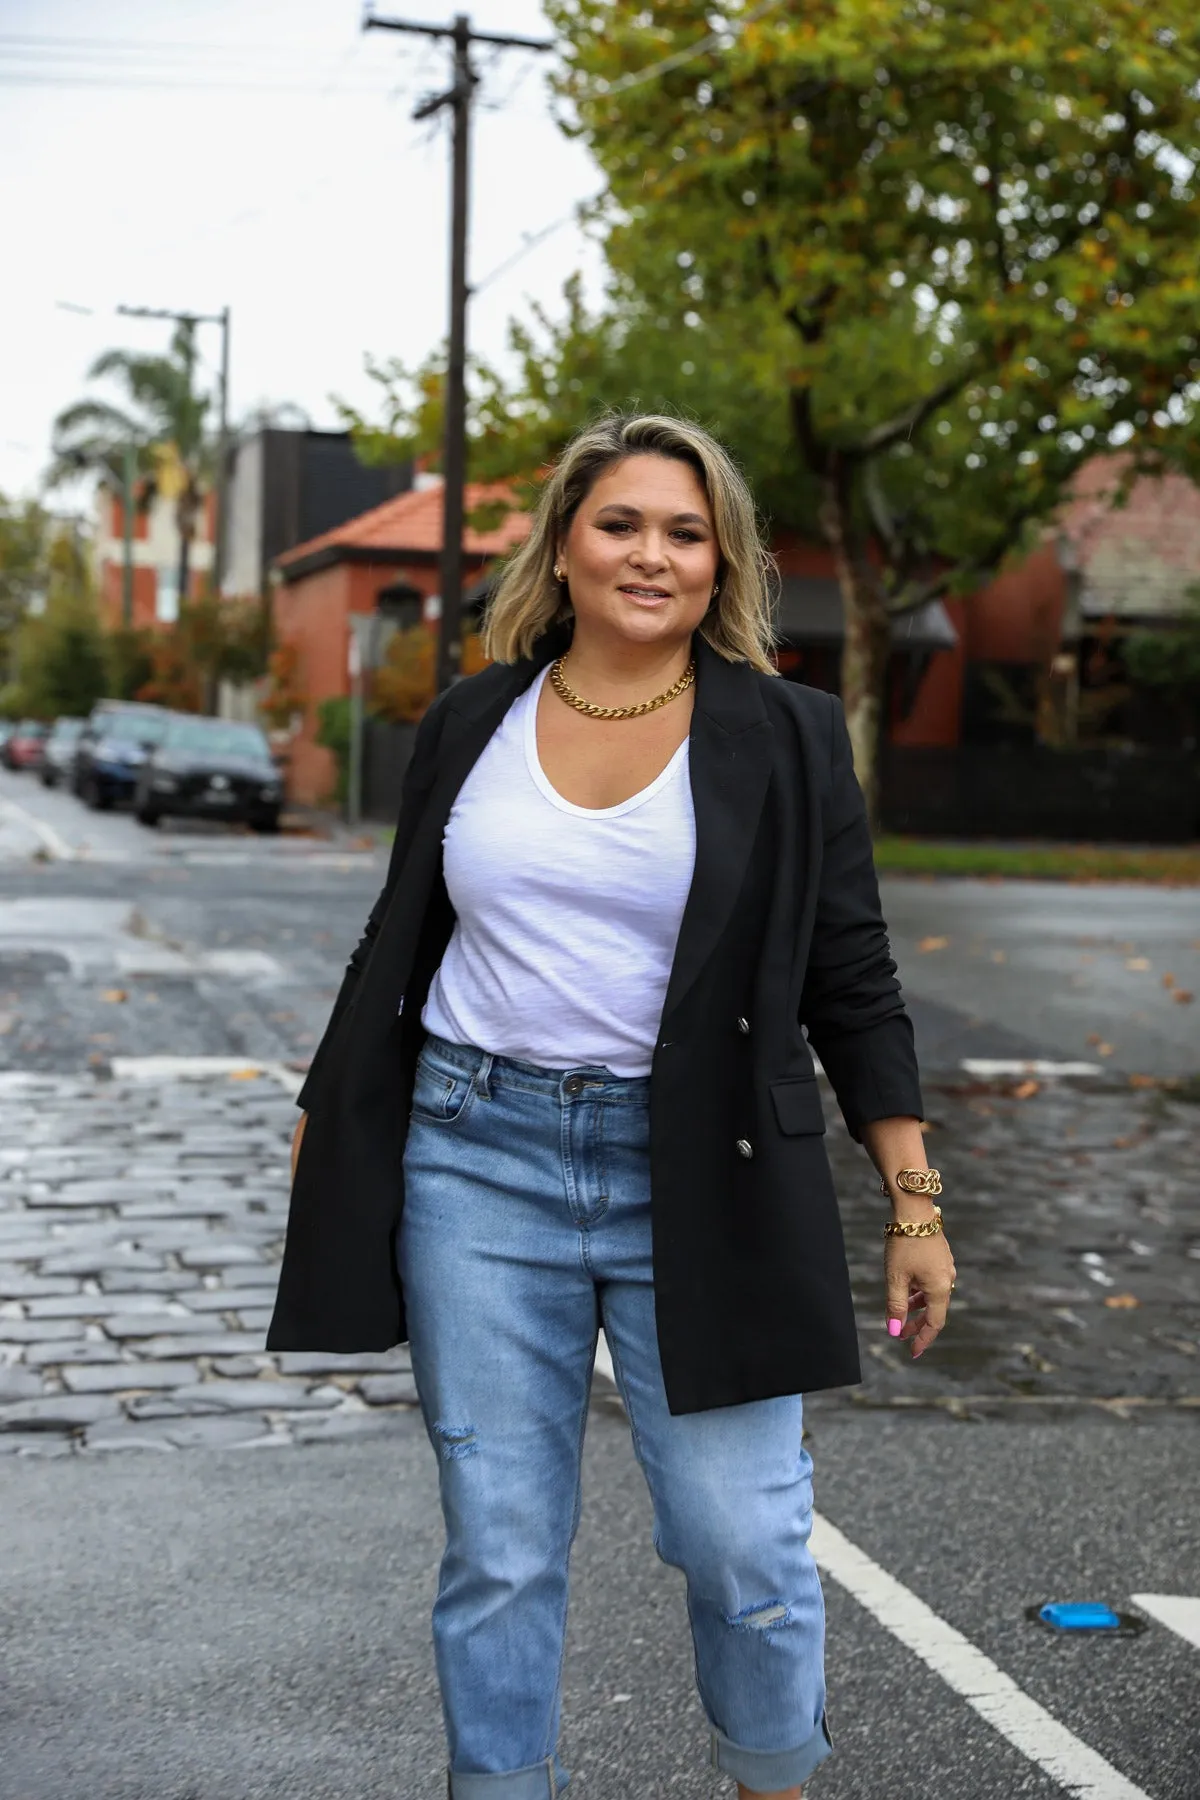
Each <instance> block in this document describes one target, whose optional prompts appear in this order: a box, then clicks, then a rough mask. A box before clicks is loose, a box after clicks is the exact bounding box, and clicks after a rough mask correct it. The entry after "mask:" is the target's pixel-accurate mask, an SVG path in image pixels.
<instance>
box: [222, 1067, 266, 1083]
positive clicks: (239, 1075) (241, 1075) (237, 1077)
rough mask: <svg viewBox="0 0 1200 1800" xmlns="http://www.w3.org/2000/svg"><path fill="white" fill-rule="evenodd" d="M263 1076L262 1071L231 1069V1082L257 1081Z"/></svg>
mask: <svg viewBox="0 0 1200 1800" xmlns="http://www.w3.org/2000/svg"><path fill="white" fill-rule="evenodd" d="M261 1074H262V1070H261V1069H230V1071H229V1079H230V1081H257V1080H258V1078H259V1076H260V1075H261Z"/></svg>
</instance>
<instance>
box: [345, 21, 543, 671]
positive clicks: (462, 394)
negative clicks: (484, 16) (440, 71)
mask: <svg viewBox="0 0 1200 1800" xmlns="http://www.w3.org/2000/svg"><path fill="white" fill-rule="evenodd" d="M363 30H364V31H406V32H411V33H415V34H416V35H417V36H419V37H432V38H448V39H450V41H451V42H452V43H453V45H454V85H453V87H451V88H448V89H447V91H446V92H445V93H444V94H435V95H434V96H433V97H432V98H431V99H429V100H424V101H422V103H421V105H420V106H418V107H417V109H416V111H415V112H414V114H413V118H414V119H429V118H432V116H433V115H434V113H436V112H440V111H441V109H442V107H444V106H448V107H449V108H450V109H451V112H452V115H453V124H454V132H453V151H452V157H453V161H452V168H451V182H450V324H449V330H448V331H447V334H446V336H447V362H446V427H445V439H444V445H443V452H442V469H443V487H442V507H443V512H442V567H441V587H442V596H441V603H442V616H441V620H440V624H439V630H438V655H437V688H438V692H439V693H441V692H442V690H443V689H444V688H448V687H449V686H450V685H451V684H452V683H453V682H454V681H455V680H456V679H457V677H458V672H459V660H460V658H461V655H462V643H461V637H460V634H461V630H462V587H463V581H462V569H463V556H462V536H463V513H464V489H465V485H466V450H467V389H466V369H467V300H468V298H469V296H470V289H469V287H468V285H467V220H468V214H469V209H470V146H471V99H472V95H473V92H474V89H475V86H476V83H477V81H478V77H477V76H476V74H475V71H474V70H473V68H472V67H471V46H472V44H492V45H495V46H496V47H498V48H500V49H505V50H552V49H553V48H554V44H553V42H552V41H551V40H550V39H549V38H527V37H505V36H499V35H497V34H496V33H495V32H490V31H472V29H471V21H470V18H469V17H468V16H467V15H466V14H465V13H457V14H456V15H455V18H454V23H453V25H419V24H415V23H414V22H412V21H411V20H408V19H381V18H376V17H375V16H374V15H373V14H371V13H368V14H367V16H366V17H365V18H364V20H363Z"/></svg>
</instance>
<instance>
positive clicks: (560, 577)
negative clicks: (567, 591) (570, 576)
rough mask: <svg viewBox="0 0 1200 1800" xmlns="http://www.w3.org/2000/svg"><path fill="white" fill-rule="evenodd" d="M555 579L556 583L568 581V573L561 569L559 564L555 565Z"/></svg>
mask: <svg viewBox="0 0 1200 1800" xmlns="http://www.w3.org/2000/svg"><path fill="white" fill-rule="evenodd" d="M554 579H555V581H565V580H566V579H567V571H566V570H565V569H560V568H559V566H558V564H557V563H555V565H554Z"/></svg>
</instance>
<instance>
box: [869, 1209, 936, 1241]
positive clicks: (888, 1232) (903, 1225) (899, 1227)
mask: <svg viewBox="0 0 1200 1800" xmlns="http://www.w3.org/2000/svg"><path fill="white" fill-rule="evenodd" d="M941 1229H942V1209H941V1207H940V1206H935V1207H934V1209H933V1217H932V1219H922V1220H921V1221H920V1222H919V1223H918V1222H917V1221H916V1220H915V1219H889V1220H888V1222H887V1224H886V1225H885V1226H884V1228H883V1235H884V1237H885V1238H890V1237H908V1238H912V1237H936V1236H937V1234H938V1232H939V1231H940V1230H941Z"/></svg>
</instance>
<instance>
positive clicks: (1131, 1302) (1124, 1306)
mask: <svg viewBox="0 0 1200 1800" xmlns="http://www.w3.org/2000/svg"><path fill="white" fill-rule="evenodd" d="M1104 1304H1105V1306H1111V1307H1114V1308H1115V1309H1116V1310H1117V1311H1118V1312H1128V1311H1129V1310H1130V1308H1131V1307H1134V1306H1140V1305H1141V1304H1142V1303H1141V1301H1140V1300H1139V1299H1138V1298H1137V1296H1136V1295H1135V1294H1105V1296H1104Z"/></svg>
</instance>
